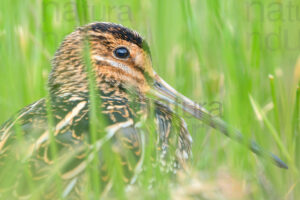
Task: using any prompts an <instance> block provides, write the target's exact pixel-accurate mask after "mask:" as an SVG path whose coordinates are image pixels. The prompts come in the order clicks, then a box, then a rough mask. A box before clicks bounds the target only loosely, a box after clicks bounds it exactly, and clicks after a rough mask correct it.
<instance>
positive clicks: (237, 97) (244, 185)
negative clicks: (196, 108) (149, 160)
mask: <svg viewBox="0 0 300 200" xmlns="http://www.w3.org/2000/svg"><path fill="white" fill-rule="evenodd" d="M94 21H110V22H115V23H120V24H123V25H124V26H128V27H130V28H132V29H135V30H137V31H138V32H139V33H141V34H142V35H143V36H144V37H145V38H146V39H147V41H148V42H149V44H150V47H151V52H152V59H153V65H154V68H155V70H156V71H157V72H158V74H160V76H161V77H163V78H164V79H165V80H166V81H167V82H168V83H169V84H171V85H172V86H173V87H174V88H176V89H177V90H178V91H180V92H181V93H183V94H184V95H186V96H188V97H190V98H191V99H193V100H195V101H197V102H199V103H200V104H202V105H204V107H206V108H207V109H208V110H210V111H214V112H215V113H216V114H217V115H221V116H222V117H223V118H225V119H226V120H227V121H229V122H230V124H232V125H233V126H235V127H237V128H238V129H240V130H241V131H242V132H243V133H244V134H245V136H246V137H248V138H253V139H255V140H256V141H257V142H258V143H259V144H261V146H263V147H264V148H265V149H268V150H270V151H272V152H274V153H276V154H277V155H279V156H280V157H281V158H282V159H283V160H284V161H286V162H287V163H288V165H289V167H290V169H289V170H282V169H279V168H277V167H275V166H274V165H272V163H269V162H266V161H264V160H261V159H259V158H257V157H256V156H255V155H253V154H252V153H250V152H249V151H248V150H247V149H246V148H244V147H242V146H241V145H239V144H237V143H235V142H233V141H231V140H229V139H227V138H226V137H224V136H223V135H221V134H220V133H218V132H217V131H214V130H212V129H211V128H209V127H206V126H204V125H202V124H201V123H199V122H198V121H196V120H194V119H191V118H189V117H186V120H187V123H188V127H189V130H190V132H191V134H192V136H193V139H194V144H193V159H192V160H191V166H192V167H191V169H192V170H191V171H192V172H191V174H192V175H191V176H192V177H193V178H196V179H197V181H199V182H200V183H203V184H204V185H205V184H208V186H210V187H213V188H217V190H216V191H214V190H213V192H215V193H220V196H218V198H219V197H220V199H234V198H236V199H299V198H300V185H299V166H300V156H299V155H300V139H299V138H300V136H299V134H300V133H299V130H300V128H299V124H300V121H299V112H300V111H299V109H300V107H299V104H300V100H299V79H300V60H298V58H299V52H300V51H299V50H300V2H299V1H297V0H290V1H288V0H287V1H280V0H247V1H235V0H226V1H220V0H175V1H174V0H163V1H162V0H152V1H148V0H127V1H121V0H101V1H100V0H69V1H62V0H44V1H42V0H22V1H17V0H1V2H0V123H2V122H4V121H5V120H7V119H8V118H9V117H10V116H11V115H12V114H13V113H15V112H16V111H17V110H19V109H21V108H22V107H24V106H25V105H28V104H30V103H32V102H34V101H36V100H38V99H40V98H42V97H44V96H45V95H46V90H45V88H46V84H47V77H48V74H49V72H50V70H51V59H52V57H53V55H54V53H55V51H56V49H57V48H58V46H59V44H60V42H61V41H62V40H63V38H64V37H65V36H66V35H67V34H69V33H71V32H72V31H73V30H74V28H76V27H77V26H80V25H82V24H85V23H89V22H94ZM297 88H298V89H297ZM172 181H173V180H171V179H170V180H165V181H163V182H164V183H165V184H171V183H172ZM189 184H190V183H187V185H185V186H182V187H181V189H186V190H189V189H190V188H189V186H188V185H189ZM196 186H197V184H196ZM196 186H195V187H196ZM191 187H192V186H191ZM167 188H169V187H167ZM196 188H197V187H196ZM197 190H198V191H200V193H201V192H203V193H205V192H206V190H204V191H202V190H201V187H200V186H199V188H197ZM223 190H224V191H223ZM208 191H210V190H208ZM226 191H227V193H228V194H227V193H226ZM153 192H154V193H155V192H156V191H155V190H153ZM164 192H165V193H166V194H165V195H162V196H156V197H157V198H158V199H168V198H173V199H176V197H177V198H178V197H180V195H178V196H176V195H175V196H172V193H174V192H175V194H176V191H173V190H172V189H169V190H166V191H164ZM177 192H178V191H177ZM210 192H212V191H210ZM187 193H188V192H187ZM235 193H237V194H235ZM157 195H159V194H157ZM230 195H233V196H230ZM204 199H205V198H204Z"/></svg>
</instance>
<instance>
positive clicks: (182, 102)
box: [149, 74, 288, 169]
mask: <svg viewBox="0 0 300 200" xmlns="http://www.w3.org/2000/svg"><path fill="white" fill-rule="evenodd" d="M149 93H150V95H151V96H154V97H155V99H158V100H160V101H163V102H166V103H167V104H171V105H173V106H177V107H180V108H181V109H182V110H183V111H185V112H187V113H189V114H190V115H192V116H194V117H195V118H197V119H199V120H201V121H202V122H204V123H205V124H207V125H209V126H211V127H213V128H215V129H217V130H219V131H220V132H221V133H223V134H224V135H226V136H228V137H230V138H232V139H234V140H236V141H238V142H240V143H242V144H244V145H246V146H248V147H249V148H250V150H251V151H253V152H254V153H256V154H257V155H260V156H263V157H266V158H270V159H271V160H272V161H274V163H275V164H276V165H277V166H278V167H280V168H285V169H287V168H288V166H287V165H286V164H285V163H284V162H283V161H281V160H280V159H279V158H278V157H277V156H276V155H274V154H272V153H269V152H266V151H264V150H263V149H262V148H261V147H259V146H258V144H256V143H255V142H254V141H248V140H246V139H245V138H244V137H243V135H242V133H241V132H240V131H239V130H237V129H235V128H232V127H230V126H229V125H228V124H227V123H226V122H224V121H223V120H222V119H221V118H219V117H216V116H213V115H212V114H211V113H209V112H208V111H207V110H206V109H205V108H203V107H202V106H200V105H199V104H197V103H196V102H194V101H192V100H191V99H189V98H187V97H185V96H184V95H182V94H180V93H179V92H177V91H176V90H175V89H174V88H172V87H171V86H170V85H169V84H168V83H166V82H165V81H164V80H163V79H162V78H161V77H159V76H158V75H157V74H155V76H154V82H153V88H151V90H150V92H149Z"/></svg>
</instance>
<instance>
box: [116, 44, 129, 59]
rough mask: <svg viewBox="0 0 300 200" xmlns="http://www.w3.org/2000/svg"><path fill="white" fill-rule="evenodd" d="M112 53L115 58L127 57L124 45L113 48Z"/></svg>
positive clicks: (127, 53) (127, 51)
mask: <svg viewBox="0 0 300 200" xmlns="http://www.w3.org/2000/svg"><path fill="white" fill-rule="evenodd" d="M114 54H115V56H116V57H117V58H121V59H125V58H128V57H129V54H130V53H129V50H128V49H127V48H125V47H119V48H117V49H115V51H114Z"/></svg>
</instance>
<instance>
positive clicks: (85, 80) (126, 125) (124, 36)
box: [0, 22, 287, 199]
mask: <svg viewBox="0 0 300 200" xmlns="http://www.w3.org/2000/svg"><path fill="white" fill-rule="evenodd" d="M86 52H87V53H86ZM52 67H53V68H52V72H51V73H50V76H49V82H48V87H49V98H47V99H48V100H47V99H46V98H44V99H41V100H38V101H36V102H35V103H33V104H31V105H29V106H27V107H25V108H24V109H22V110H21V111H19V112H18V113H17V114H16V115H15V116H14V117H13V118H12V119H10V120H9V121H7V122H6V123H4V124H3V125H2V128H1V131H0V167H1V168H2V169H3V170H4V171H5V169H6V168H5V167H7V166H6V165H8V168H9V166H11V165H9V164H11V163H15V162H11V160H15V161H18V162H21V163H27V164H28V166H29V167H28V173H22V172H20V174H16V175H14V176H15V179H13V180H14V181H13V182H11V188H10V189H6V190H5V191H10V192H11V194H13V195H14V196H15V197H17V196H20V197H23V198H25V199H26V198H30V195H29V194H27V193H26V190H28V188H27V189H26V187H25V186H24V185H26V181H25V183H24V180H26V174H29V175H27V176H30V177H32V179H33V180H34V181H36V182H37V183H40V182H42V181H45V180H48V182H47V183H49V184H47V188H46V189H45V191H48V192H47V193H46V192H45V194H47V195H45V196H44V197H43V199H53V198H54V196H55V194H53V193H55V190H54V189H51V188H53V186H51V187H50V186H49V185H51V184H50V183H51V182H52V181H51V178H49V177H50V176H51V174H52V175H53V174H55V170H52V169H53V168H57V167H55V163H56V164H57V165H58V166H59V167H58V168H59V170H58V171H59V173H58V174H59V178H60V179H61V182H60V183H61V186H62V190H61V193H62V197H64V198H68V197H70V198H71V199H73V198H75V197H78V198H79V199H80V198H81V197H80V195H82V194H81V192H82V191H83V190H82V187H83V186H84V184H83V183H84V178H83V177H84V174H85V173H86V168H87V166H88V165H89V162H91V160H92V159H95V156H94V155H97V156H96V157H98V158H97V159H98V161H99V162H98V163H99V164H98V165H97V169H99V172H100V173H99V174H100V177H99V179H100V181H102V182H107V183H108V182H110V178H109V177H110V176H112V175H111V173H110V174H109V173H107V172H106V171H107V170H108V169H107V167H108V165H106V162H105V161H106V159H107V156H106V157H105V155H104V153H103V151H104V150H103V148H104V143H109V145H110V147H111V148H108V149H110V150H111V151H112V152H117V153H118V154H119V155H120V158H121V165H122V166H123V168H124V170H123V171H125V172H126V173H124V174H125V175H124V177H120V179H123V180H124V181H125V182H127V183H130V182H132V181H133V177H135V174H136V170H137V169H138V168H142V163H143V157H144V156H143V154H144V152H143V151H144V150H145V146H147V143H149V141H151V140H148V139H147V135H148V134H147V130H145V129H143V123H144V124H145V123H147V120H152V121H154V124H155V125H156V129H155V130H156V136H155V137H156V139H155V145H156V147H157V151H158V152H160V156H158V157H159V159H160V161H158V162H162V163H165V162H163V161H164V159H165V160H168V162H166V163H167V164H166V163H165V164H164V165H163V166H162V167H165V168H166V171H172V172H174V171H176V169H177V168H180V167H182V166H183V165H184V163H185V162H186V160H187V159H188V158H189V156H190V154H191V143H192V138H191V135H190V134H189V132H188V129H187V126H186V124H185V121H184V120H183V119H182V118H181V117H180V116H179V115H178V114H177V113H176V112H175V111H174V108H172V107H173V106H178V107H180V108H181V109H182V110H184V111H185V112H187V113H189V114H190V115H192V116H194V117H196V118H198V119H200V120H202V121H203V122H205V123H206V124H208V125H209V126H211V127H213V128H215V129H218V130H219V131H220V132H222V133H224V134H225V135H226V136H229V137H232V138H234V139H236V140H238V141H239V142H241V143H243V144H246V145H248V146H249V147H250V149H251V150H252V151H253V152H254V153H256V154H259V155H264V156H266V157H269V158H271V159H272V160H273V161H274V162H275V164H277V165H278V166H279V167H281V168H287V166H286V165H285V164H284V163H283V162H282V161H281V160H280V159H279V158H278V157H276V156H275V155H273V154H271V153H268V152H266V151H263V150H262V149H261V148H260V147H259V146H258V145H257V144H256V143H254V142H252V141H250V142H248V141H246V140H245V139H244V138H243V136H242V135H241V133H240V132H239V131H238V130H236V129H234V128H231V127H230V126H228V125H227V124H226V123H225V122H224V121H222V120H221V119H219V118H216V117H213V116H212V115H211V114H210V113H209V112H207V111H206V110H205V109H204V108H203V107H201V106H200V105H198V104H196V103H195V102H193V101H192V100H190V99H188V98H187V97H185V96H183V95H181V94H180V93H178V92H177V91H176V90H175V89H173V88H172V87H171V86H170V85H168V84H167V83H166V82H165V81H163V79H162V78H161V77H159V75H158V74H156V73H155V71H154V70H153V68H152V63H151V55H150V49H149V46H148V44H147V43H146V41H145V40H144V39H143V38H142V37H141V36H140V35H139V34H138V33H137V32H135V31H132V30H130V29H128V28H125V27H123V26H121V25H118V24H113V23H101V22H97V23H91V24H88V25H85V26H82V27H79V28H77V29H76V30H75V31H74V32H73V33H71V34H70V35H68V36H67V37H66V38H65V39H64V41H63V42H62V44H61V45H60V47H59V49H58V50H57V52H56V54H55V57H54V59H53V63H52ZM89 69H90V70H89ZM89 72H91V73H89ZM90 75H91V76H90ZM91 77H92V80H93V81H91V80H90V78H91ZM93 82H94V87H91V86H92V85H93V84H92V83H93ZM93 88H94V90H95V93H94V97H93V99H94V100H96V101H95V102H97V100H99V101H98V102H99V104H97V103H94V104H92V102H93V101H92V96H91V94H92V92H90V91H92V90H93ZM150 100H151V101H150ZM149 102H151V103H149ZM93 105H94V106H93ZM149 105H150V106H149ZM92 108H94V109H96V110H99V111H100V115H101V116H100V118H101V119H102V120H101V121H102V125H101V126H99V125H98V124H96V125H95V127H96V128H94V129H96V130H94V129H93V128H92V126H93V124H92V123H90V121H91V117H92V114H91V113H92V110H91V109H92ZM150 108H151V109H150ZM96 122H97V117H96ZM99 123H100V122H99ZM100 124H101V123H100ZM93 130H94V132H95V133H96V134H95V133H94V136H92V135H91V132H93ZM148 131H149V130H148ZM93 137H94V139H93ZM20 138H21V139H20ZM93 140H94V141H93ZM52 144H54V146H55V148H54V147H53V148H52V147H51V146H52ZM171 148H172V149H173V150H170V149H171ZM53 149H55V151H56V154H53V153H51V152H53V151H54V150H53ZM95 149H96V152H97V154H94V153H93V152H94V151H93V150H95ZM106 149H107V148H106ZM170 153H172V155H171V156H170ZM129 154H130V155H129ZM93 156H94V157H93ZM55 160H56V161H57V162H54V161H55ZM7 163H9V164H7ZM53 171H54V172H53ZM8 173H9V170H8ZM1 176H2V177H1V179H2V180H3V178H6V176H5V175H3V174H2V175H1ZM53 177H55V176H53ZM22 181H23V182H22ZM39 181H40V182H39ZM28 185H30V184H28ZM36 185H38V184H36ZM107 185H109V184H107ZM24 187H25V189H24ZM28 187H29V186H28ZM49 187H50V189H49Z"/></svg>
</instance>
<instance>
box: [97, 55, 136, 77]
mask: <svg viewBox="0 0 300 200" xmlns="http://www.w3.org/2000/svg"><path fill="white" fill-rule="evenodd" d="M93 58H94V59H95V60H97V61H104V62H107V63H108V64H110V65H111V66H113V67H116V68H118V69H121V70H123V71H125V72H127V73H128V74H134V72H133V70H132V69H131V68H130V67H128V66H127V65H124V64H123V63H119V62H116V61H113V60H110V59H108V58H105V57H101V56H99V55H94V56H93Z"/></svg>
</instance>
